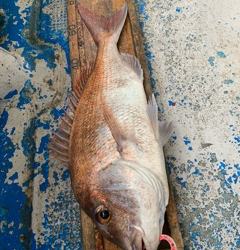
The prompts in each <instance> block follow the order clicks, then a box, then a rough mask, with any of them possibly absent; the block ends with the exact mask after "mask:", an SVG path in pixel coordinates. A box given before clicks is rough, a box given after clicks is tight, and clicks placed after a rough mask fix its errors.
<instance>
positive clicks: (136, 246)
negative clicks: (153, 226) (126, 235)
mask: <svg viewBox="0 0 240 250" xmlns="http://www.w3.org/2000/svg"><path fill="white" fill-rule="evenodd" d="M145 238H146V237H145V234H144V232H143V230H142V228H140V227H136V226H133V229H132V233H131V246H132V250H148V247H147V246H148V245H149V244H146V243H147V240H146V239H145Z"/></svg>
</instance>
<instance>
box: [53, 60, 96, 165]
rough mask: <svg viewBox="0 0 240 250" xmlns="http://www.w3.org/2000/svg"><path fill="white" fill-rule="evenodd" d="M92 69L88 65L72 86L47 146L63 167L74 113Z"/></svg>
mask: <svg viewBox="0 0 240 250" xmlns="http://www.w3.org/2000/svg"><path fill="white" fill-rule="evenodd" d="M93 67H94V63H90V64H88V65H87V66H86V67H84V69H83V70H82V72H81V76H80V78H79V80H78V81H77V83H76V84H75V85H74V86H73V90H72V93H71V94H70V97H69V103H68V106H67V109H66V113H65V115H64V117H63V118H62V120H61V122H60V124H59V126H58V131H57V132H56V133H55V134H54V136H53V138H51V142H50V144H49V148H50V149H51V151H50V154H51V155H52V156H53V157H54V158H56V159H58V160H60V161H61V162H62V163H64V164H65V165H68V147H69V139H70V134H71V129H72V124H73V119H74V115H75V111H76V109H77V105H78V103H79V100H80V98H81V94H82V92H83V90H84V87H85V85H86V83H87V79H88V77H89V75H90V73H91V71H92V69H93Z"/></svg>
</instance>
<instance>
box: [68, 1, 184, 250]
mask: <svg viewBox="0 0 240 250" xmlns="http://www.w3.org/2000/svg"><path fill="white" fill-rule="evenodd" d="M67 1H68V23H69V25H75V29H76V33H77V35H76V34H72V33H71V30H72V28H71V27H70V26H69V27H70V28H69V46H70V57H71V68H72V84H73V85H74V84H75V82H76V79H77V78H78V77H79V74H80V72H81V69H82V68H83V67H84V66H85V65H86V63H87V62H90V61H94V60H95V57H96V53H97V48H96V45H95V43H94V41H93V39H92V37H91V35H90V33H89V32H88V30H87V28H86V27H85V25H84V24H83V23H82V21H81V18H80V15H79V13H78V10H77V6H78V4H81V5H82V6H83V7H85V8H88V9H89V10H91V11H93V12H95V13H98V14H100V15H104V16H110V15H112V14H113V13H115V12H116V11H118V10H120V8H121V7H122V6H123V5H124V4H125V0H101V1H100V0H92V1H88V0H75V1H74V0H67ZM73 2H74V4H73ZM73 33H74V32H73ZM118 48H119V51H120V52H124V53H129V54H132V55H136V56H137V58H138V59H139V60H140V62H141V65H142V68H143V71H144V88H145V92H146V95H147V97H148V98H149V97H150V95H151V93H152V90H151V83H150V74H149V71H148V67H147V63H146V60H145V54H144V47H143V42H142V37H141V32H140V28H139V22H138V17H137V13H136V9H135V4H134V0H128V16H127V19H126V22H125V24H124V27H123V31H122V33H121V36H120V39H119V42H118ZM76 58H78V64H76V62H77V60H75V59H76ZM167 220H168V224H169V229H170V234H171V236H172V238H173V239H174V240H175V242H176V244H177V247H178V250H182V249H183V242H182V236H181V233H180V229H179V225H178V221H177V212H176V205H175V203H174V199H173V193H172V190H171V189H170V201H169V205H168V207H167ZM81 225H82V237H83V241H82V242H83V249H84V250H94V249H97V250H121V248H119V247H118V246H116V245H114V244H113V243H111V242H109V241H108V240H106V239H103V238H102V236H101V235H100V233H99V232H98V231H97V230H95V227H94V224H93V222H92V221H91V219H90V218H89V217H88V216H87V215H86V214H85V213H84V212H83V211H81ZM159 249H166V245H164V244H163V246H162V247H161V248H159ZM166 250H167V249H166Z"/></svg>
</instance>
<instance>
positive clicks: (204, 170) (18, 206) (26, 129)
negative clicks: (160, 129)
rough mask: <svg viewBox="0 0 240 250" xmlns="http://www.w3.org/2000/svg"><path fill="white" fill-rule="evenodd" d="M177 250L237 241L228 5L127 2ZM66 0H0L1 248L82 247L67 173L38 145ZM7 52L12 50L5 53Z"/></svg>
mask: <svg viewBox="0 0 240 250" xmlns="http://www.w3.org/2000/svg"><path fill="white" fill-rule="evenodd" d="M136 3H137V6H138V10H139V13H140V18H141V27H142V30H143V34H144V37H145V48H146V49H147V53H146V55H147V57H148V62H149V69H150V72H151V76H152V85H153V87H154V89H155V92H156V93H157V96H158V94H159V96H158V98H157V100H158V103H159V104H160V105H159V106H160V111H161V117H162V118H163V119H170V120H173V121H174V122H175V128H176V129H175V134H174V135H173V137H172V140H171V141H170V142H169V144H168V145H167V147H166V154H167V164H168V170H169V172H170V180H171V184H172V186H173V187H174V193H175V197H176V201H177V205H178V212H179V219H180V222H181V229H182V232H183V236H184V241H185V246H186V247H185V249H194V250H195V249H208V250H216V249H229V250H236V249H239V248H240V225H239V214H238V213H239V210H240V205H239V204H240V200H239V193H240V185H239V176H240V166H239V142H240V137H239V106H238V105H239V96H240V93H239V81H240V79H239V75H240V72H239V69H240V65H239V60H238V57H239V56H238V55H239V54H240V51H239V44H240V38H239V37H240V36H239V27H240V25H239V23H240V22H239V19H240V15H239V9H240V4H239V3H238V2H237V1H234V0H230V1H229V0H228V1H227V0H224V1H220V2H219V1H216V0H214V1H206V0H201V1H169V0H164V1H150V0H145V1H144V0H136ZM66 28H67V26H66V6H65V0H42V1H41V0H27V1H25V0H16V1H15V2H14V1H13V0H11V1H10V0H9V1H4V0H0V46H1V47H3V48H5V49H7V50H8V51H10V52H11V54H8V53H6V52H4V51H2V50H0V77H1V93H0V98H1V100H0V109H1V116H0V119H1V120H0V142H1V148H0V157H1V161H0V164H1V166H0V192H1V193H0V246H1V247H0V249H4V250H12V249H19V250H22V249H24V250H25V249H52V248H53V249H81V242H80V241H81V237H80V236H81V235H80V231H79V230H80V225H79V221H80V220H79V208H78V205H77V204H76V202H75V200H74V198H73V195H72V192H71V187H70V180H69V171H68V169H67V168H65V167H63V166H61V164H60V163H58V162H54V161H52V160H51V161H50V162H49V158H48V156H49V155H48V147H47V143H48V141H49V137H50V135H51V133H52V131H53V130H55V129H56V125H57V123H58V119H59V117H60V116H61V115H63V113H64V110H63V109H62V107H64V104H65V99H66V96H67V93H68V91H69V88H70V76H69V73H70V68H69V63H68V61H67V60H68V58H69V55H68V41H67V33H66V31H67V29H66ZM13 55H14V56H13Z"/></svg>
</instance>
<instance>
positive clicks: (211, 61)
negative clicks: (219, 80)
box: [208, 56, 215, 67]
mask: <svg viewBox="0 0 240 250" xmlns="http://www.w3.org/2000/svg"><path fill="white" fill-rule="evenodd" d="M214 60H215V58H214V57H212V56H211V57H209V58H208V62H209V63H210V65H211V66H212V67H214V66H215V63H214Z"/></svg>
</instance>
